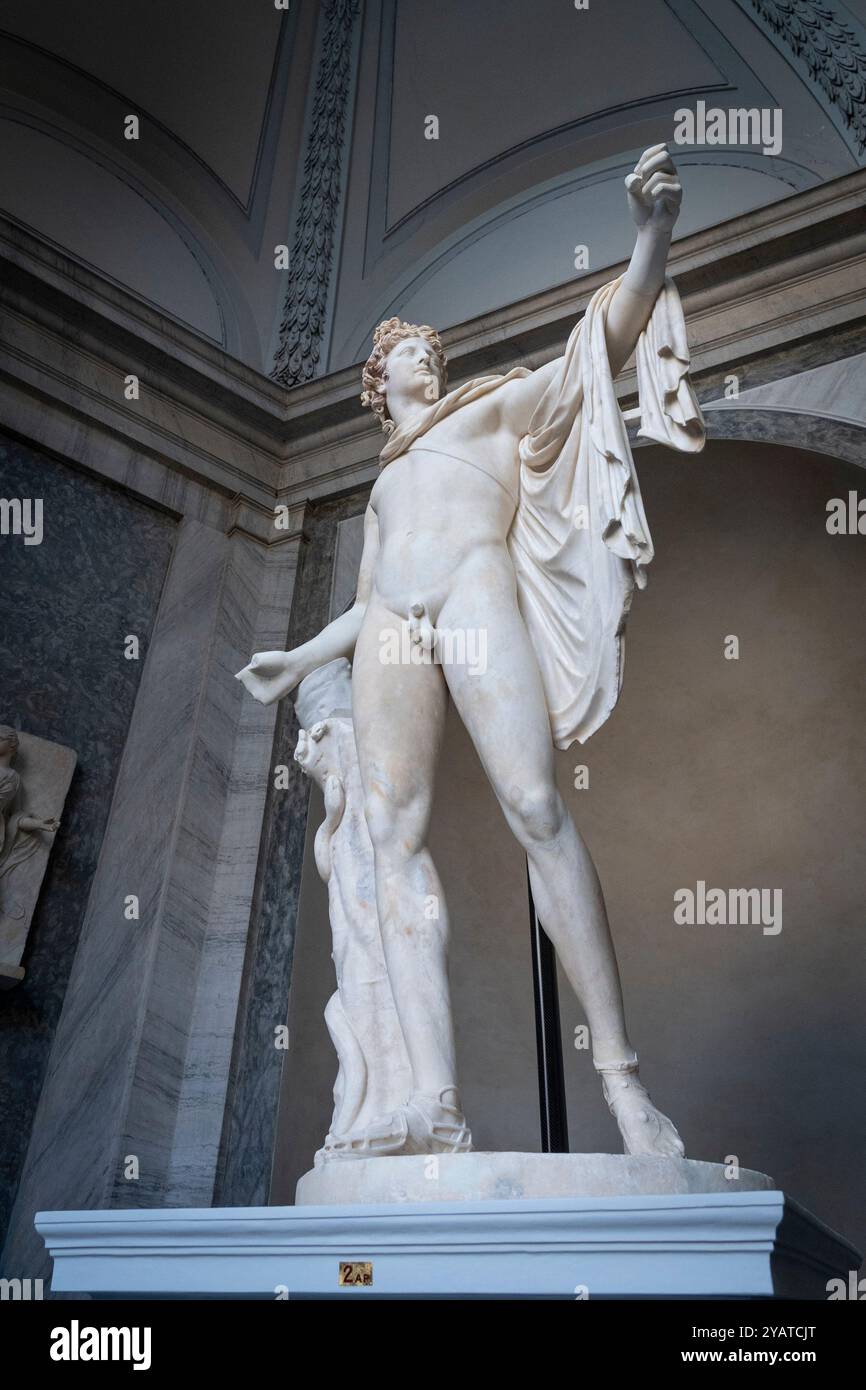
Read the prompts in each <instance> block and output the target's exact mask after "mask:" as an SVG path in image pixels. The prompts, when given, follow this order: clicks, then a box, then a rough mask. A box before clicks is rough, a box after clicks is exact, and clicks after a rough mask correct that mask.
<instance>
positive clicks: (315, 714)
mask: <svg viewBox="0 0 866 1390" xmlns="http://www.w3.org/2000/svg"><path fill="white" fill-rule="evenodd" d="M295 712H296V714H297V716H298V723H299V724H300V732H299V734H298V742H297V747H296V749H295V759H296V761H297V762H298V763H299V764H300V766H301V767H302V768H303V770H304V772H305V773H306V774H307V776H308V777H311V778H312V779H313V780H314V781H316V782H317V783H318V785H319V786H320V787H321V789H322V792H323V795H324V800H325V818H324V820H323V821H322V824H321V825H320V826H319V829H318V831H317V832H316V839H315V857H316V868H317V869H318V871H319V876H320V877H321V878H322V880H323V881H324V882H325V883H326V884H327V887H328V911H329V916H330V922H331V935H332V942H333V950H332V953H331V954H332V958H333V961H334V967H335V969H336V974H337V989H336V991H335V993H334V994H332V995H331V998H330V999H329V1000H328V1003H327V1006H326V1008H325V1022H326V1024H327V1026H328V1032H329V1033H330V1035H331V1040H332V1042H333V1044H334V1047H335V1048H336V1050H337V1058H338V1063H339V1069H338V1072H337V1080H336V1082H335V1084H334V1113H333V1116H332V1119H331V1126H330V1129H329V1132H328V1135H327V1137H326V1139H325V1142H324V1145H323V1147H322V1148H321V1149H320V1150H319V1152H318V1153H317V1154H316V1166H319V1165H320V1164H321V1163H324V1162H326V1161H328V1160H329V1159H333V1158H338V1157H344V1156H349V1155H350V1156H352V1157H358V1158H369V1157H374V1156H376V1155H382V1154H397V1153H406V1152H412V1139H413V1136H412V1130H413V1129H414V1128H417V1121H416V1123H415V1125H413V1124H412V1123H411V1121H412V1118H413V1112H412V1110H411V1108H410V1107H409V1105H408V1102H409V1100H410V1096H411V1093H412V1068H411V1066H410V1064H409V1057H408V1054H407V1052H406V1045H405V1043H404V1041H403V1032H402V1029H401V1027H400V1021H399V1019H398V1017H397V1010H396V1008H395V1007H394V998H393V995H392V993H391V982H390V980H389V978H388V969H387V966H386V964H385V953H384V949H383V947H382V938H381V934H380V931H379V917H378V913H377V911H376V888H375V874H374V867H373V846H372V844H371V843H370V836H369V833H368V831H367V824H366V821H365V819H364V794H363V791H362V788H361V772H360V768H359V767H358V753H357V749H356V747H355V734H354V730H353V728H352V688H351V679H350V668H349V663H348V661H347V660H346V659H345V657H341V658H339V659H338V660H337V661H331V662H329V663H328V664H327V665H326V666H322V667H320V668H319V669H318V670H316V671H314V672H313V673H312V674H311V675H309V676H307V677H306V679H305V680H303V681H301V684H300V686H299V687H298V691H297V694H296V697H295Z"/></svg>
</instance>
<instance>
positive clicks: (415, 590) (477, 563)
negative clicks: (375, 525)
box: [370, 392, 519, 623]
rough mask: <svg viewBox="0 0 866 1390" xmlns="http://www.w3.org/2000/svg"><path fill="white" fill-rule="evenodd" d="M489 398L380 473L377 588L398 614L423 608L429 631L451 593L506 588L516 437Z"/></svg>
mask: <svg viewBox="0 0 866 1390" xmlns="http://www.w3.org/2000/svg"><path fill="white" fill-rule="evenodd" d="M497 394H499V393H497V392H494V393H492V394H491V395H488V396H486V397H483V398H482V399H480V400H477V401H472V402H470V403H468V404H465V405H462V406H460V407H459V408H458V409H457V410H455V411H454V412H453V414H451V415H449V416H446V417H445V419H443V420H440V421H438V422H437V423H436V424H435V425H433V426H432V427H431V428H430V429H429V430H427V431H426V433H424V434H422V435H421V436H420V437H419V438H418V439H417V440H416V441H415V442H414V443H413V444H412V445H411V446H410V448H409V449H408V451H407V452H405V453H403V454H400V455H398V457H397V458H395V459H393V460H392V461H391V462H390V463H389V464H387V465H386V467H385V468H384V469H383V471H382V473H381V474H380V476H379V478H378V479H377V481H376V484H375V486H374V488H373V492H372V495H371V497H370V504H371V506H372V507H373V510H374V511H375V512H376V515H377V518H378V522H379V555H378V559H377V564H376V573H375V577H374V586H375V589H376V591H377V593H378V595H379V597H380V598H381V599H382V600H383V602H384V603H385V604H386V606H387V607H389V608H390V609H392V611H394V612H397V613H401V614H404V613H405V612H406V611H407V609H408V606H409V604H410V603H412V602H415V601H417V600H419V599H420V600H421V601H422V602H424V603H425V606H426V607H427V609H428V612H429V613H430V615H431V618H432V620H433V622H434V623H435V621H436V619H437V616H438V611H439V609H440V608H441V607H442V605H443V603H444V602H445V600H446V599H447V597H448V596H449V594H451V593H452V592H453V591H454V589H455V587H457V586H459V585H463V584H468V583H472V584H478V583H481V582H482V580H483V579H484V577H487V578H489V579H491V580H494V582H495V580H496V578H498V579H499V580H500V582H504V583H506V584H508V583H511V582H512V579H513V571H512V568H511V561H510V558H509V555H508V550H507V545H506V541H507V538H508V532H509V530H510V528H511V523H512V520H513V518H514V512H515V509H516V505H517V495H518V484H519V461H518V454H517V445H518V438H517V434H516V432H515V430H514V428H513V426H511V425H509V423H508V421H507V420H506V419H504V418H503V416H504V412H503V410H502V408H501V403H500V402H498V401H496V399H495V397H496V395H497Z"/></svg>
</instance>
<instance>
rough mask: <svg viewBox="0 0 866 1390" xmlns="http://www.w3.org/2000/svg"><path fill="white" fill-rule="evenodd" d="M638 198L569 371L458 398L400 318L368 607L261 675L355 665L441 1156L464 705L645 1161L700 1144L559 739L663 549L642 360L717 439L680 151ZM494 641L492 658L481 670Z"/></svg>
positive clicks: (604, 704) (473, 386)
mask: <svg viewBox="0 0 866 1390" xmlns="http://www.w3.org/2000/svg"><path fill="white" fill-rule="evenodd" d="M626 191H627V199H628V204H629V208H630V211H631V214H632V217H633V219H634V222H635V224H636V228H637V235H636V241H635V248H634V252H633V254H632V257H631V260H630V263H629V266H628V269H627V270H626V271H625V273H624V274H623V275H622V276H619V277H617V278H616V279H614V280H613V281H611V282H610V283H609V284H607V285H605V286H603V287H602V288H601V289H599V290H598V291H597V293H596V294H595V295H594V296H593V298H592V300H591V301H590V304H589V306H588V308H587V310H586V313H585V315H584V316H583V318H582V319H581V320H580V322H579V323H578V324H577V325H576V326H575V328H574V330H573V331H572V333H571V336H570V337H569V340H568V343H567V345H566V348H565V352H564V354H563V355H562V356H561V357H559V358H556V359H555V360H554V361H552V362H549V363H547V364H546V365H545V366H542V367H540V368H538V369H537V370H535V371H529V370H528V369H526V368H522V367H518V368H515V369H514V370H513V371H510V372H508V373H507V374H506V375H500V376H484V377H479V378H476V379H474V380H472V381H468V382H465V383H463V384H462V385H461V386H459V387H457V388H456V389H455V390H452V391H449V392H447V393H446V391H445V384H446V360H445V354H444V352H443V349H442V344H441V342H440V340H439V336H438V334H437V333H436V332H435V331H434V330H433V329H432V328H431V327H429V326H428V325H417V324H405V323H401V322H400V320H399V319H397V318H392V319H388V320H387V321H386V322H384V323H382V324H380V326H379V328H378V329H377V330H376V334H375V340H374V347H373V351H372V354H371V356H370V358H369V360H368V362H367V364H366V367H365V368H364V373H363V386H364V392H363V395H362V401H363V402H364V404H366V405H368V406H369V407H370V408H371V409H372V410H373V411H374V413H375V414H376V415H377V417H378V418H379V420H380V422H381V424H382V426H383V428H384V430H385V431H386V434H387V439H386V443H385V445H384V448H383V449H382V452H381V454H380V465H381V468H380V473H379V477H378V478H377V480H376V482H375V485H374V487H373V490H372V493H371V495H370V500H369V506H368V508H367V512H366V517H365V537H364V549H363V555H362V559H361V565H360V573H359V579H358V591H357V598H356V601H355V604H354V606H353V607H352V608H351V609H350V610H349V611H348V612H346V613H345V614H343V615H341V616H340V617H338V618H337V619H335V620H334V621H333V622H332V623H330V624H329V625H328V626H327V627H326V628H325V629H324V630H323V631H322V632H320V633H319V635H318V636H317V637H314V638H313V639H312V640H311V641H309V642H306V643H304V644H303V645H302V646H300V647H298V648H296V649H295V650H294V651H290V652H260V653H259V654H258V655H256V656H254V657H253V659H252V661H251V662H250V663H249V665H248V666H246V667H245V668H244V669H243V670H242V671H240V672H238V678H239V679H240V680H241V681H242V682H243V683H244V685H245V686H246V687H247V689H248V690H249V691H250V692H251V693H252V694H253V695H254V696H255V697H256V698H257V699H259V700H260V701H262V702H263V703H269V702H271V701H274V700H278V699H280V698H282V697H283V696H285V695H286V694H288V693H289V692H290V691H291V690H293V689H294V688H295V687H296V686H297V685H298V684H299V683H300V682H301V681H302V680H303V679H304V678H305V677H306V676H308V675H309V674H310V672H312V671H315V670H316V669H317V668H319V667H321V666H323V665H325V664H326V663H328V662H331V661H333V660H335V659H336V658H338V657H341V656H343V657H347V658H350V659H351V660H352V708H353V717H354V730H355V742H356V746H357V755H358V763H359V768H360V777H361V783H362V786H363V791H364V813H365V819H366V824H367V827H368V830H369V835H370V839H371V841H372V846H373V854H374V868H375V892H376V902H377V908H378V918H379V924H380V930H381V939H382V945H383V948H384V955H385V960H386V962H387V969H388V975H389V979H390V983H391V989H392V992H393V998H394V1003H395V1006H396V1011H397V1015H398V1017H399V1020H400V1025H401V1028H402V1033H403V1037H404V1041H405V1046H406V1051H407V1054H408V1058H409V1063H410V1066H411V1073H412V1082H411V1085H412V1092H411V1097H410V1101H409V1103H410V1104H411V1106H412V1108H413V1114H415V1115H416V1116H423V1117H424V1124H425V1125H426V1129H427V1147H428V1148H429V1149H430V1150H431V1151H437V1152H443V1153H448V1152H461V1151H464V1150H465V1149H466V1147H467V1146H468V1131H467V1127H466V1121H465V1118H464V1115H463V1110H462V1105H461V1101H460V1093H459V1089H458V1084H457V1070H456V1062H455V1054H454V1036H453V1028H452V1019H451V1008H450V998H449V988H448V975H447V959H446V957H447V948H448V935H449V923H448V914H447V910H446V906H445V898H444V894H443V891H442V887H441V884H440V882H439V879H438V876H437V873H436V869H435V866H434V864H433V862H432V859H431V857H430V854H429V851H428V849H427V846H426V837H427V830H428V824H429V820H430V811H431V800H432V793H433V778H434V772H435V767H436V762H437V758H438V754H439V748H440V742H441V737H442V730H443V722H444V717H445V710H446V704H447V700H448V698H449V696H450V698H451V699H452V700H453V701H454V704H455V706H456V708H457V711H458V713H459V714H460V717H461V718H462V720H463V723H464V725H465V727H466V729H467V731H468V733H469V735H470V737H471V738H472V741H473V743H474V745H475V748H476V749H477V751H478V755H479V758H480V760H481V763H482V765H483V767H484V769H485V771H486V773H487V775H488V777H489V779H490V782H491V784H492V787H493V790H494V792H495V794H496V796H497V799H498V801H499V803H500V806H501V808H502V811H503V814H504V816H505V819H506V821H507V823H508V825H509V826H510V828H511V830H512V831H513V833H514V835H515V837H516V838H517V840H518V842H519V843H520V845H521V846H522V847H523V849H524V850H525V852H526V855H527V859H528V862H529V874H530V881H531V885H532V892H533V896H534V899H535V903H536V905H537V908H538V913H539V917H540V919H541V921H542V923H543V925H544V928H545V930H546V932H547V934H548V935H549V937H550V938H551V940H552V941H553V944H554V946H555V948H556V952H557V955H558V957H559V959H560V961H561V963H562V966H563V968H564V970H565V973H566V975H567V976H568V979H569V981H570V983H571V985H572V987H573V988H574V990H575V992H576V994H577V996H578V998H579V1000H580V1002H581V1004H582V1007H583V1009H584V1011H585V1015H586V1018H587V1021H588V1023H589V1027H590V1033H591V1039H592V1057H593V1064H594V1066H595V1068H596V1070H597V1072H598V1073H599V1075H600V1078H601V1084H602V1088H603V1093H604V1097H605V1099H606V1101H607V1103H608V1106H609V1107H610V1110H611V1112H612V1114H613V1116H614V1118H615V1120H616V1123H617V1125H618V1127H619V1130H620V1133H621V1135H622V1140H623V1146H624V1150H625V1152H626V1153H627V1154H641V1155H656V1156H662V1157H664V1156H668V1157H679V1156H681V1155H682V1154H683V1153H684V1146H683V1144H682V1141H681V1139H680V1137H679V1135H678V1134H677V1131H676V1129H675V1127H674V1125H673V1123H672V1121H671V1120H670V1119H668V1118H667V1116H665V1115H663V1114H662V1113H661V1112H660V1111H659V1110H658V1109H657V1108H656V1106H655V1105H654V1104H653V1102H652V1101H651V1099H650V1097H649V1095H648V1093H647V1090H646V1088H645V1087H644V1085H643V1083H642V1081H641V1080H640V1076H639V1072H638V1059H637V1055H636V1053H635V1050H634V1048H633V1047H632V1045H631V1042H630V1040H629V1037H628V1033H627V1030H626V1023H625V1016H624V1009H623V1000H622V992H621V987H620V979H619V972H618V968H617V963H616V956H615V953H614V948H613V943H612V940H611V934H610V930H609V925H608V920H607V915H606V911H605V905H604V899H603V896H602V890H601V886H600V884H599V880H598V875H597V873H596V870H595V867H594V865H593V862H592V859H591V858H590V855H589V851H588V849H587V847H586V845H585V844H584V841H583V839H582V837H581V835H580V833H579V831H578V830H577V828H576V826H575V825H574V823H573V821H572V819H571V817H570V815H569V813H568V810H567V808H566V806H565V804H564V802H563V800H562V798H561V796H560V794H559V792H558V790H557V787H556V781H555V777H554V749H555V748H567V747H569V745H570V744H571V743H572V742H574V740H580V741H584V740H585V739H587V738H588V737H589V736H590V735H591V734H592V733H593V732H594V731H595V730H596V729H598V728H599V727H600V725H601V724H602V723H603V722H604V721H605V720H606V719H607V717H608V715H609V714H610V712H611V710H612V708H613V706H614V704H615V702H616V699H617V696H618V694H619V689H620V684H621V680H622V643H623V627H624V623H625V618H626V614H627V612H628V608H629V604H630V601H631V596H632V592H633V589H634V587H635V586H637V587H642V586H643V584H644V583H645V582H646V581H645V569H646V566H647V565H648V564H649V562H650V560H651V559H652V555H653V549H652V542H651V539H650V534H649V528H648V526H647V521H646V517H645V515H644V510H643V506H642V502H641V495H640V488H639V486H638V480H637V476H636V473H635V469H634V463H633V460H632V456H631V450H630V446H629V442H628V437H627V432H626V428H625V425H624V422H623V419H622V414H621V412H620V410H619V406H618V404H617V399H616V395H615V391H614V378H615V377H616V376H617V374H618V373H619V372H620V371H621V370H622V368H623V366H624V365H625V363H626V361H627V360H628V358H629V357H630V355H631V353H632V352H633V351H634V352H635V354H636V366H637V375H638V390H639V396H640V409H641V429H640V433H641V434H642V435H643V436H644V437H647V438H649V439H653V440H656V441H659V442H662V443H665V444H668V445H670V446H672V447H674V448H676V449H680V450H683V451H687V452H695V451H697V450H699V449H701V448H702V447H703V442H704V432H703V421H702V417H701V411H700V407H699V405H698V403H697V400H696V399H695V396H694V394H693V391H692V388H691V385H690V382H689V377H688V368H689V353H688V346H687V341H686V333H685V325H684V322H683V314H682V308H681V305H680V301H679V296H678V295H677V292H676V289H675V287H674V285H673V283H672V282H671V281H670V280H669V279H667V278H666V273H665V268H666V261H667V253H668V249H669V245H670V239H671V233H672V229H673V226H674V222H675V220H676V217H677V215H678V212H679V207H680V202H681V197H682V190H681V185H680V183H679V180H678V178H677V174H676V170H675V168H674V165H673V162H672V160H671V157H670V154H669V153H668V151H667V149H666V148H665V147H664V146H663V145H657V146H654V147H653V148H652V149H649V150H647V151H646V152H645V153H644V154H643V155H642V156H641V158H640V160H639V161H638V163H637V165H636V167H635V169H634V172H633V173H632V174H630V175H629V176H628V178H627V179H626ZM480 637H483V639H484V640H483V643H482V642H481V641H479V640H474V641H472V640H470V639H473V638H474V639H478V638H480ZM404 638H405V639H407V640H406V641H405V642H404V641H403V639H404ZM398 639H399V640H398ZM446 639H447V640H446ZM460 639H462V640H460ZM482 646H483V650H484V659H483V660H477V659H476V660H473V661H468V660H467V659H466V655H467V652H468V650H469V649H470V647H472V649H473V651H474V654H475V656H476V657H477V655H478V653H479V651H480V650H481V648H482ZM407 653H408V657H407ZM431 904H433V905H435V915H434V916H433V917H431V916H430V911H431ZM417 1143H418V1140H417V1137H416V1148H415V1149H414V1151H415V1152H416V1153H417V1152H418V1147H417Z"/></svg>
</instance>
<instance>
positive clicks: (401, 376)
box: [385, 338, 442, 401]
mask: <svg viewBox="0 0 866 1390" xmlns="http://www.w3.org/2000/svg"><path fill="white" fill-rule="evenodd" d="M394 388H397V390H399V391H400V393H401V395H404V396H409V397H412V396H417V397H418V399H419V400H420V401H438V399H439V397H440V395H441V393H442V379H441V377H440V375H439V362H438V359H437V357H436V353H435V351H434V349H433V346H432V344H431V343H428V341H427V339H426V338H404V339H403V341H402V342H400V343H397V344H396V345H395V346H394V347H392V349H391V351H390V352H389V353H388V356H387V357H386V358H385V395H386V396H387V394H388V391H389V390H392V389H394Z"/></svg>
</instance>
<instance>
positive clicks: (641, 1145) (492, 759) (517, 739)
mask: <svg viewBox="0 0 866 1390" xmlns="http://www.w3.org/2000/svg"><path fill="white" fill-rule="evenodd" d="M437 629H439V630H443V629H444V630H446V631H450V632H461V631H462V632H463V633H465V634H472V633H482V632H483V633H484V634H486V645H487V650H486V660H485V662H483V663H482V662H479V661H477V660H476V661H475V662H474V663H470V662H468V661H467V660H465V659H464V660H461V661H457V660H455V659H454V653H455V652H456V651H458V650H459V651H460V654H461V656H463V655H464V653H465V652H466V651H469V650H474V651H475V652H476V654H477V652H478V650H479V645H480V644H477V643H476V644H473V642H472V641H470V640H468V638H467V640H466V641H465V642H464V643H461V644H458V643H456V642H452V643H451V644H450V648H451V650H450V653H449V644H448V643H445V644H443V646H442V649H441V650H442V665H443V670H444V672H445V679H446V681H447V683H448V688H449V690H450V692H451V695H452V698H453V700H454V703H455V705H456V707H457V709H458V711H459V713H460V717H461V718H462V720H463V723H464V725H465V726H466V730H467V732H468V733H469V736H470V738H471V739H472V741H473V743H474V745H475V747H476V749H477V751H478V755H479V757H480V759H481V762H482V765H483V767H484V770H485V772H486V773H487V776H488V777H489V779H490V782H491V785H492V787H493V790H494V791H495V793H496V796H497V799H498V801H499V804H500V805H501V807H502V810H503V812H504V814H505V818H506V820H507V821H508V824H509V825H510V827H511V829H512V831H513V832H514V834H515V835H516V837H517V839H518V840H519V841H520V843H521V845H522V846H523V848H524V849H525V851H526V855H527V858H528V861H529V876H530V882H531V884H532V892H533V896H534V898H535V902H536V905H537V907H538V912H539V916H540V918H541V921H542V923H543V924H544V929H545V931H546V932H547V934H548V936H549V937H550V939H551V941H552V942H553V944H554V946H555V948H556V952H557V955H558V956H559V959H560V960H561V962H562V965H563V968H564V970H565V973H566V975H567V976H568V979H569V981H570V983H571V985H572V988H573V989H574V991H575V993H576V994H577V996H578V999H579V1000H580V1002H581V1004H582V1006H583V1009H584V1011H585V1013H586V1018H587V1021H588V1023H589V1027H590V1032H591V1036H592V1052H593V1062H594V1064H595V1067H596V1069H597V1070H598V1071H599V1072H600V1074H601V1076H602V1085H603V1088H604V1093H605V1098H606V1100H607V1102H608V1105H609V1106H610V1109H611V1112H612V1113H613V1115H614V1118H615V1119H616V1121H617V1124H618V1125H619V1128H620V1132H621V1134H622V1136H623V1141H624V1145H625V1150H626V1152H627V1153H649V1154H662V1155H671V1156H680V1155H681V1154H682V1153H683V1144H682V1141H681V1140H680V1138H679V1135H678V1134H677V1132H676V1129H675V1128H674V1126H673V1124H672V1123H671V1121H670V1120H669V1119H668V1118H667V1117H666V1116H665V1115H663V1114H662V1113H661V1112H660V1111H659V1110H657V1109H656V1107H655V1106H654V1105H653V1103H652V1101H651V1100H650V1098H649V1096H648V1095H647V1092H646V1090H645V1088H644V1086H643V1085H642V1083H641V1082H640V1080H639V1079H638V1074H637V1058H636V1055H635V1052H634V1049H633V1048H632V1046H631V1044H630V1042H629V1039H628V1034H627V1032H626V1026H625V1017H624V1012H623V1002H622V990H621V987H620V979H619V970H618V968H617V962H616V955H615V953H614V948H613V942H612V940H611V935H610V929H609V926H608V921H607V913H606V911H605V905H604V898H603V895H602V891H601V885H600V883H599V879H598V874H597V873H596V869H595V865H594V864H593V862H592V858H591V856H590V853H589V850H588V849H587V847H586V845H585V843H584V841H583V839H582V837H581V835H580V834H579V832H578V830H577V828H576V827H575V825H574V822H573V821H572V819H571V816H570V815H569V813H568V810H567V808H566V806H565V803H564V802H563V800H562V797H561V796H560V794H559V791H558V789H557V786H556V780H555V772H554V750H553V743H552V740H551V735H550V721H549V717H548V713H547V705H546V702H545V698H544V691H543V688H542V684H541V675H540V672H539V670H538V664H537V662H536V659H535V653H534V651H533V649H532V644H531V642H530V640H529V636H528V634H527V631H526V628H525V626H524V623H523V619H522V618H521V616H520V612H519V610H518V607H517V599H516V596H515V594H514V592H513V582H512V583H509V582H507V581H503V582H502V583H501V584H500V583H495V584H489V583H484V584H472V585H466V586H460V588H459V589H457V590H456V591H455V592H453V593H452V594H451V596H450V597H449V599H448V601H447V602H446V604H445V606H444V608H443V609H442V611H441V613H440V615H439V618H438V621H437ZM449 657H450V659H449Z"/></svg>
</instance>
